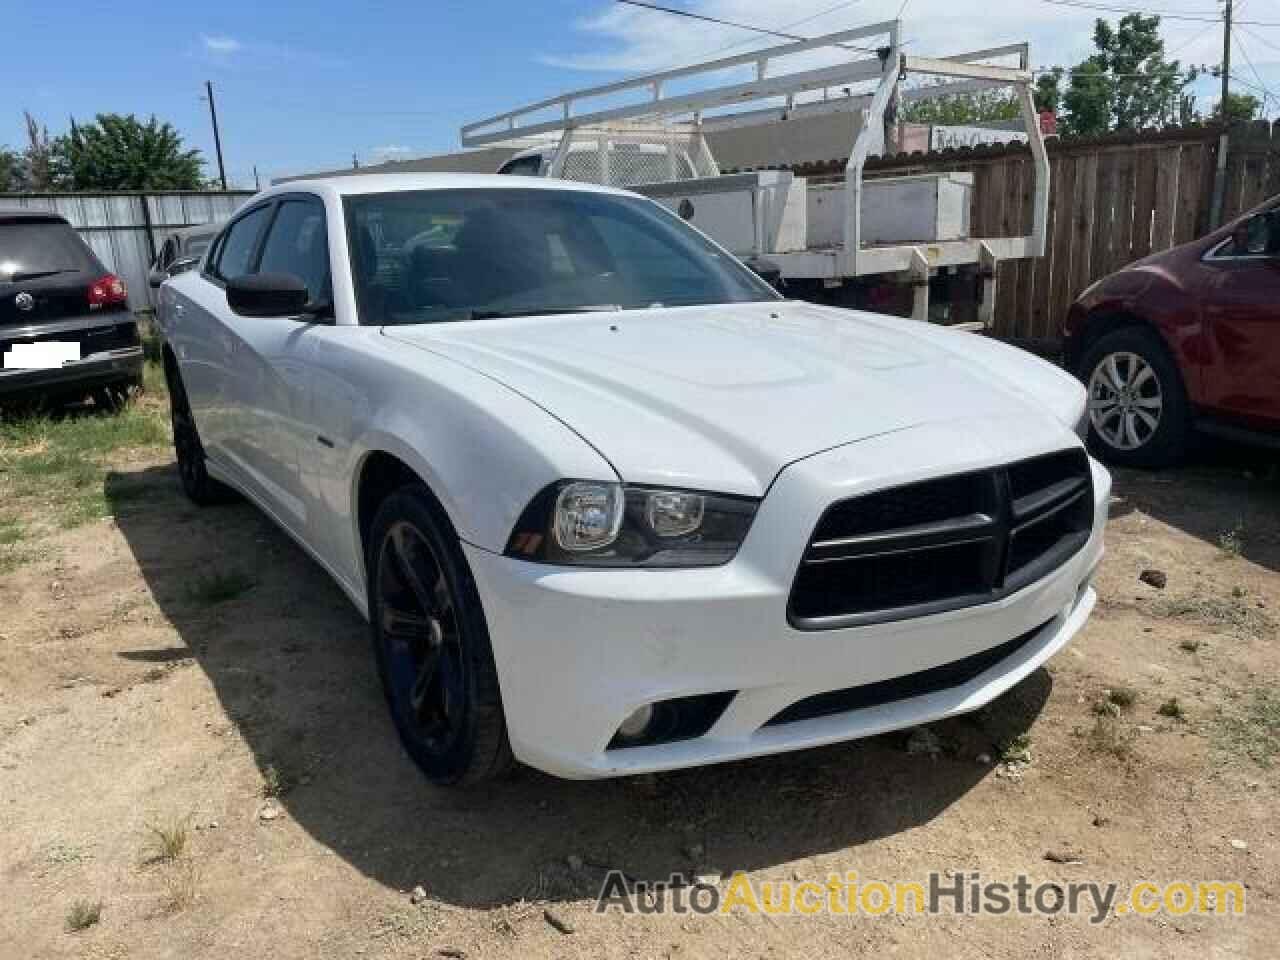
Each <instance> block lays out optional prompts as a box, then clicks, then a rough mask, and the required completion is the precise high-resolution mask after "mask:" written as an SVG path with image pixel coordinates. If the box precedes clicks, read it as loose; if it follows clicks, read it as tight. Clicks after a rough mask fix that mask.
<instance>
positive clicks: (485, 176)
mask: <svg viewBox="0 0 1280 960" xmlns="http://www.w3.org/2000/svg"><path fill="white" fill-rule="evenodd" d="M477 189H485V190H562V191H577V192H581V193H608V194H615V195H618V196H628V195H629V194H628V192H627V191H625V190H618V189H616V188H614V187H603V186H599V185H598V184H594V183H578V182H577V181H568V180H552V179H549V178H545V177H512V176H506V175H503V174H497V173H366V174H357V175H351V176H342V177H317V178H316V179H314V180H290V181H289V182H288V183H282V184H278V185H276V186H274V187H271V188H270V189H268V190H264V191H263V192H262V193H260V194H258V196H257V197H255V198H254V200H259V199H265V198H267V197H270V196H275V195H278V194H282V193H298V192H299V191H304V192H310V193H318V194H320V195H321V196H334V197H352V196H361V195H365V194H371V193H400V192H404V191H407V190H477Z"/></svg>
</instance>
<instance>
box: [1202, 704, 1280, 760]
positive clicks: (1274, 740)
mask: <svg viewBox="0 0 1280 960" xmlns="http://www.w3.org/2000/svg"><path fill="white" fill-rule="evenodd" d="M1216 733H1217V737H1216V739H1217V742H1218V745H1219V746H1220V747H1222V748H1224V749H1226V750H1227V751H1228V752H1230V753H1235V754H1243V755H1244V756H1246V757H1248V758H1249V759H1250V760H1252V761H1253V762H1254V763H1256V764H1258V765H1259V766H1262V767H1270V766H1271V764H1272V762H1273V760H1274V759H1275V757H1276V755H1277V754H1280V694H1278V693H1276V692H1275V691H1274V690H1271V689H1269V688H1266V687H1259V688H1257V689H1256V690H1254V691H1253V693H1252V695H1251V696H1250V697H1249V698H1248V703H1247V705H1246V706H1245V708H1244V709H1243V710H1241V711H1236V712H1230V713H1223V714H1222V715H1220V716H1219V718H1218V724H1217V731H1216Z"/></svg>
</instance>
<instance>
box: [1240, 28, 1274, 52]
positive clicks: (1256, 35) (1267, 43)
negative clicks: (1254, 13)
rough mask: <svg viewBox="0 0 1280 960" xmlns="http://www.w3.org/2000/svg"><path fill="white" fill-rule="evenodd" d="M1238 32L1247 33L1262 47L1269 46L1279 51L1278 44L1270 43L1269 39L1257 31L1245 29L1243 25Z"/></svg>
mask: <svg viewBox="0 0 1280 960" xmlns="http://www.w3.org/2000/svg"><path fill="white" fill-rule="evenodd" d="M1237 25H1238V21H1237ZM1240 32H1241V33H1245V34H1248V35H1249V36H1250V37H1252V38H1253V39H1254V40H1257V41H1258V42H1259V43H1260V44H1262V45H1263V46H1264V47H1270V48H1271V49H1272V50H1276V51H1280V45H1277V44H1274V43H1272V42H1271V41H1270V40H1268V39H1267V38H1266V37H1264V36H1262V35H1261V34H1259V33H1254V32H1253V31H1252V30H1245V29H1244V28H1243V27H1242V28H1241V29H1240Z"/></svg>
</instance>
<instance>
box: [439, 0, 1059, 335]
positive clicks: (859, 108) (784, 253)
mask: <svg viewBox="0 0 1280 960" xmlns="http://www.w3.org/2000/svg"><path fill="white" fill-rule="evenodd" d="M900 35H901V24H900V22H899V21H896V20H893V21H886V22H883V23H877V24H873V25H871V26H866V27H860V28H857V29H852V30H844V31H839V32H837V33H831V34H827V35H825V36H820V37H815V38H813V39H810V40H800V41H796V42H793V43H786V44H781V45H779V46H773V47H768V48H765V49H761V50H754V51H751V52H749V53H744V54H738V55H735V56H730V57H723V58H720V59H716V60H709V61H705V62H702V63H697V64H693V65H690V66H687V67H680V68H677V69H674V70H666V71H662V72H659V73H653V74H649V75H647V76H642V77H636V78H633V79H630V80H621V81H617V82H615V83H608V84H603V85H600V86H596V87H590V88H587V89H585V90H578V91H575V92H572V93H567V94H563V95H561V96H558V97H552V98H549V99H546V100H541V101H538V102H536V103H532V104H529V105H527V106H524V107H519V108H517V109H515V110H511V111H507V112H506V113H501V114H498V115H496V116H493V117H489V118H487V119H485V120H479V121H476V122H474V123H470V124H467V125H466V126H464V127H463V128H462V136H461V138H462V144H463V146H466V147H479V146H490V145H497V144H510V143H513V142H514V143H522V144H528V143H530V142H533V143H538V142H542V143H543V144H545V145H546V147H545V152H546V155H547V161H548V162H546V163H544V164H543V166H542V169H541V170H540V172H541V174H542V175H544V176H552V177H556V176H564V175H566V165H567V164H568V163H569V162H570V159H571V158H573V157H576V156H577V155H578V152H579V151H580V150H581V149H582V148H583V145H584V142H585V143H589V144H594V145H595V146H596V148H597V149H598V151H599V154H600V160H599V163H598V164H596V165H595V169H596V170H597V171H598V173H597V175H596V176H593V177H590V179H596V180H597V181H599V182H606V183H608V182H616V180H611V178H610V173H609V171H610V159H609V158H610V156H614V157H616V158H621V157H622V156H623V154H622V152H621V148H617V150H618V151H619V152H618V153H616V154H613V153H611V150H613V149H614V148H613V147H611V146H610V144H613V143H615V142H630V143H632V144H637V143H645V142H646V140H647V141H648V142H650V143H651V142H652V141H653V140H654V139H655V136H654V131H659V133H660V136H661V138H663V139H664V140H665V141H666V142H669V143H675V142H676V141H675V139H674V138H683V139H682V141H681V142H682V144H683V146H682V149H684V150H685V151H687V155H688V156H691V157H693V158H694V159H693V160H690V161H688V162H685V163H677V162H676V157H675V148H674V147H671V148H669V149H670V150H671V151H672V158H671V162H670V164H669V168H670V174H671V176H670V178H669V180H668V181H667V182H662V183H647V184H642V185H634V184H627V185H628V186H630V189H633V190H637V191H638V192H641V193H645V194H647V195H649V196H651V197H653V198H654V199H656V200H658V201H659V202H662V203H664V204H665V205H667V206H669V207H671V208H672V209H673V210H677V211H679V212H680V214H681V215H682V216H685V217H686V219H689V220H690V221H691V222H692V223H693V224H694V225H695V226H698V227H699V228H701V229H703V230H704V231H705V232H707V233H708V234H710V235H711V236H712V237H714V238H715V239H717V240H718V241H719V242H721V243H722V244H723V245H725V246H726V247H728V248H729V249H730V250H731V251H733V252H734V253H735V254H737V255H739V256H742V257H744V258H747V259H752V258H754V259H767V260H768V261H769V263H771V264H772V265H774V266H775V267H776V268H777V269H778V270H779V271H780V273H781V276H782V278H783V279H784V280H785V281H787V282H788V283H789V284H791V283H794V284H795V285H796V286H799V287H803V286H804V285H806V284H807V285H809V286H810V287H811V288H816V289H819V290H823V291H832V290H836V289H838V288H840V287H842V286H844V285H846V284H848V285H850V286H851V287H856V286H857V285H858V284H859V283H860V282H866V281H868V280H870V279H872V278H876V279H878V281H879V282H884V281H885V280H889V281H893V282H905V283H908V284H910V285H911V286H912V287H913V288H914V292H913V295H912V306H911V316H912V317H913V318H916V319H920V320H927V319H929V280H930V278H931V277H932V276H934V275H936V274H937V273H938V271H939V270H946V269H947V268H955V269H958V270H973V271H976V273H977V276H978V277H979V278H980V282H981V295H980V298H979V299H980V303H979V306H978V310H977V317H978V322H977V324H972V325H971V326H984V327H985V326H990V323H991V315H992V309H993V306H994V303H995V273H996V271H995V266H996V264H997V263H998V262H999V261H1001V260H1007V259H1018V258H1024V257H1039V256H1043V254H1044V251H1045V239H1046V231H1047V224H1048V208H1049V158H1048V154H1047V153H1046V151H1045V145H1044V139H1043V137H1042V135H1041V132H1040V123H1039V117H1038V115H1037V113H1036V109H1035V103H1034V100H1033V97H1032V86H1031V85H1032V74H1031V72H1030V70H1029V68H1028V62H1029V60H1028V57H1029V53H1028V48H1027V45H1026V44H1016V45H1011V46H1004V47H995V48H991V49H988V50H977V51H973V52H970V53H964V54H960V55H957V56H950V57H944V58H930V57H918V56H912V55H910V54H905V53H903V52H902V49H901V42H900ZM867 43H875V44H876V46H874V47H871V46H867V45H866V44H867ZM865 54H870V56H869V57H868V56H865ZM815 57H818V58H819V59H822V60H824V61H825V65H823V66H818V67H814V66H812V65H811V64H812V62H813V60H814V58H815ZM1011 57H1016V58H1017V61H1018V63H1017V65H1016V66H996V65H992V64H990V63H987V62H984V61H990V60H994V59H1001V58H1004V59H1008V58H1011ZM793 58H794V59H799V60H800V61H801V62H800V64H798V65H797V64H795V63H794V62H792V63H791V64H788V63H787V62H786V61H788V60H789V59H793ZM805 61H808V62H807V63H806V62H805ZM788 67H790V69H788ZM744 69H748V70H750V71H751V72H752V76H751V77H749V78H746V79H737V78H735V79H734V80H733V82H728V83H725V82H724V80H725V73H726V72H727V71H728V72H736V73H738V74H741V72H742V71H743V70H744ZM911 75H922V76H928V77H933V78H936V79H937V82H935V83H933V84H930V85H927V86H919V87H913V88H901V87H900V84H901V81H902V80H903V79H905V78H906V77H908V76H911ZM871 81H874V82H875V89H874V91H871V92H868V93H863V94H852V93H850V92H849V90H848V88H849V87H850V86H851V85H854V84H859V83H867V82H871ZM700 84H701V86H700ZM677 86H678V87H680V90H681V92H669V91H671V90H673V89H674V88H675V87H677ZM1000 87H1005V88H1012V90H1013V91H1014V94H1015V97H1016V99H1017V102H1018V105H1019V107H1020V112H1021V115H1022V120H1023V123H1024V125H1025V127H1026V132H1027V138H1028V143H1029V145H1030V149H1031V156H1032V163H1033V167H1034V171H1035V197H1034V203H1033V216H1032V228H1031V233H1030V234H1029V235H1027V236H1018V237H972V236H969V219H968V208H969V193H970V191H971V190H972V178H971V177H968V176H967V175H965V174H948V173H942V174H928V175H923V176H918V177H895V178H887V179H871V180H864V177H863V172H864V168H865V166H866V163H867V159H868V157H869V156H870V155H871V152H872V150H873V149H874V145H875V144H876V142H877V141H878V140H879V138H880V136H881V133H882V131H883V129H884V118H885V114H886V111H887V110H888V108H889V106H890V103H891V102H893V101H894V99H895V94H896V100H897V102H898V103H908V102H912V101H916V100H924V99H930V98H936V97H946V96H954V95H957V94H967V93H975V92H979V91H982V90H987V89H992V88H1000ZM833 91H835V95H833ZM798 98H804V99H798ZM761 101H768V102H769V104H768V105H767V106H760V103H761ZM778 101H782V102H781V104H780V105H779V103H778ZM753 105H754V107H755V109H749V110H744V109H743V108H744V107H747V106H753ZM824 114H830V115H831V117H832V122H833V123H840V122H842V121H844V122H849V126H850V135H851V138H852V142H851V147H850V150H849V159H848V162H847V164H846V166H845V171H844V177H843V180H842V181H841V182H837V183H834V184H832V183H822V184H818V183H809V182H808V181H807V180H806V179H805V178H803V177H795V176H793V175H792V174H791V173H790V172H787V171H761V172H758V173H750V174H732V175H727V176H719V175H718V174H719V170H718V167H716V166H715V164H714V160H713V159H712V158H711V157H710V152H709V150H708V149H707V146H706V140H705V138H706V135H707V134H708V133H712V132H714V131H717V130H724V129H731V128H735V127H743V126H753V125H760V124H786V123H787V122H788V121H790V120H793V119H796V118H800V117H810V116H815V115H824ZM854 118H856V119H857V120H858V122H857V123H856V124H855V123H854V122H853V120H854ZM855 129H856V133H855ZM650 159H651V158H650ZM613 162H614V165H615V166H616V165H617V164H618V163H619V162H620V161H619V160H618V159H615V160H614V161H613ZM650 165H652V164H650ZM577 166H578V167H581V166H582V165H581V164H577ZM686 171H688V172H693V173H697V172H700V171H709V172H710V173H711V174H712V175H711V176H696V177H693V178H682V176H681V174H682V172H683V173H684V176H685V177H688V172H686ZM576 178H577V179H588V177H583V176H581V175H580V174H579V175H577V176H576Z"/></svg>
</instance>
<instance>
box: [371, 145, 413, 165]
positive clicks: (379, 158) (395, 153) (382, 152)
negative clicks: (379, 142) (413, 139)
mask: <svg viewBox="0 0 1280 960" xmlns="http://www.w3.org/2000/svg"><path fill="white" fill-rule="evenodd" d="M412 155H413V148H412V147H406V146H403V145H401V144H397V143H393V144H387V145H386V146H382V147H374V148H373V149H371V150H370V151H369V159H370V160H371V161H372V162H373V163H386V162H388V161H390V160H407V159H409V157H410V156H412Z"/></svg>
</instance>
